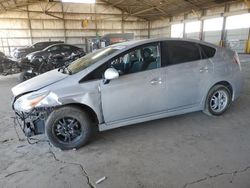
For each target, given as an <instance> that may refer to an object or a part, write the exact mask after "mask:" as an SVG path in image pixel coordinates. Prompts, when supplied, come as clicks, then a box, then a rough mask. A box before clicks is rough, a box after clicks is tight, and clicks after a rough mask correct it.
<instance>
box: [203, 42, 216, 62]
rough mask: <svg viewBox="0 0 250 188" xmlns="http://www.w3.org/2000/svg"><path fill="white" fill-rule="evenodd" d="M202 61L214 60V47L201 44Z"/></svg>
mask: <svg viewBox="0 0 250 188" xmlns="http://www.w3.org/2000/svg"><path fill="white" fill-rule="evenodd" d="M200 47H201V56H202V59H208V58H212V57H214V55H215V52H216V50H215V49H214V48H212V47H209V46H206V45H203V44H200Z"/></svg>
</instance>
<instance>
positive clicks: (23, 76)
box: [18, 71, 36, 82]
mask: <svg viewBox="0 0 250 188" xmlns="http://www.w3.org/2000/svg"><path fill="white" fill-rule="evenodd" d="M35 76H36V75H35V74H32V73H28V72H27V71H25V72H21V74H20V75H19V78H18V80H19V81H20V82H24V81H26V80H29V79H31V78H33V77H35Z"/></svg>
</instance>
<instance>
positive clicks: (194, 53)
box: [166, 41, 201, 65]
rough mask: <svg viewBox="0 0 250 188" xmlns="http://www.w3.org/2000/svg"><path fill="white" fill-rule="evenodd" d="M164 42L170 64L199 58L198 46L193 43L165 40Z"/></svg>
mask: <svg viewBox="0 0 250 188" xmlns="http://www.w3.org/2000/svg"><path fill="white" fill-rule="evenodd" d="M166 43H167V49H168V62H169V64H170V65H175V64H179V63H185V62H190V61H196V60H200V59H201V54H200V50H199V47H198V45H197V44H195V43H192V42H186V41H166Z"/></svg>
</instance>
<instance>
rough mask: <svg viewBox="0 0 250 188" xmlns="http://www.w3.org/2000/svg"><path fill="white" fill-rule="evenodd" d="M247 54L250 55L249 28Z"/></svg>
mask: <svg viewBox="0 0 250 188" xmlns="http://www.w3.org/2000/svg"><path fill="white" fill-rule="evenodd" d="M245 52H246V53H247V54H250V28H249V32H248V40H247V43H246V51H245Z"/></svg>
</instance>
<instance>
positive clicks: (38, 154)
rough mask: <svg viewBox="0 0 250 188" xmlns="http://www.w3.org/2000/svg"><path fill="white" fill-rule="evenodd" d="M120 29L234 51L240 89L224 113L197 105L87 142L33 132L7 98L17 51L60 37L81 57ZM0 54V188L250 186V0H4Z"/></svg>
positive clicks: (15, 77)
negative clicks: (62, 144) (77, 144)
mask: <svg viewBox="0 0 250 188" xmlns="http://www.w3.org/2000/svg"><path fill="white" fill-rule="evenodd" d="M116 34H118V35H117V36H118V37H117V38H118V39H117V38H115V39H114V41H115V42H117V40H120V38H121V37H120V35H119V34H126V35H129V36H132V39H129V40H138V41H139V40H146V39H157V38H178V39H188V40H189V39H194V40H197V41H205V42H208V43H211V44H213V45H216V46H219V47H223V48H227V49H231V50H233V51H235V52H237V53H238V55H239V60H240V62H241V67H242V74H243V77H244V87H243V88H244V89H243V91H242V93H241V95H240V97H239V99H237V100H236V101H235V102H234V103H232V104H231V106H230V108H229V110H228V111H227V112H226V113H225V114H223V115H222V116H219V117H212V116H206V115H204V114H202V113H201V112H192V113H188V114H184V115H179V116H174V117H169V118H164V119H159V120H154V121H148V122H144V123H138V124H135V125H134V126H133V125H132V126H127V127H120V128H116V129H114V130H109V131H104V132H98V131H96V132H95V133H94V136H93V138H91V141H90V142H89V143H88V144H87V145H86V146H84V147H83V148H80V149H73V150H68V151H63V150H61V149H59V148H56V147H54V146H53V145H52V144H51V143H50V142H48V140H47V137H46V136H45V135H39V136H37V137H35V138H34V139H32V140H29V139H28V140H27V139H26V137H25V136H24V135H23V134H22V132H21V131H20V130H18V128H17V127H16V126H15V118H14V116H15V114H14V112H13V110H12V107H13V106H11V101H12V91H11V88H12V87H14V86H16V85H17V84H19V83H20V71H19V69H18V70H17V71H16V67H15V66H14V65H13V62H18V61H20V59H19V60H18V59H17V58H16V57H14V53H15V50H17V49H21V48H26V47H30V48H32V45H33V44H36V43H39V42H48V41H59V42H63V43H65V44H69V45H73V46H75V47H77V48H79V49H82V50H83V52H84V55H85V53H86V54H89V53H91V52H92V51H94V50H93V48H94V47H93V45H94V43H95V41H96V40H99V39H102V38H103V37H105V36H110V35H111V36H112V35H116ZM100 46H103V44H102V43H101V44H100ZM0 53H2V54H4V56H5V57H6V58H7V59H8V60H9V61H11V65H10V66H6V67H7V68H6V67H5V69H8V70H7V72H6V70H5V72H4V73H3V74H2V73H1V71H0V97H1V100H0V119H1V124H0V133H1V136H0V143H1V144H0V152H1V155H0V171H1V172H0V188H12V187H20V188H24V187H25V188H32V187H37V188H40V187H41V188H44V187H48V188H50V187H51V188H52V187H53V188H57V187H58V188H59V187H60V188H61V187H65V188H79V187H82V188H88V187H89V188H99V187H100V188H118V187H119V188H128V187H130V188H151V187H157V188H191V187H192V188H195V187H202V188H210V187H214V188H224V187H225V188H231V187H232V188H235V187H241V188H249V187H250V180H249V176H250V146H249V141H250V128H249V111H250V106H249V104H250V76H249V75H250V1H249V0H0ZM180 53H181V52H180ZM0 55H1V54H0ZM0 57H1V56H0ZM26 57H27V56H26ZM1 63H3V64H4V63H5V62H4V61H3V62H1V59H0V65H1ZM0 70H1V69H0ZM45 74H46V73H45ZM41 82H43V80H41ZM142 93H143V91H142Z"/></svg>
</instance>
